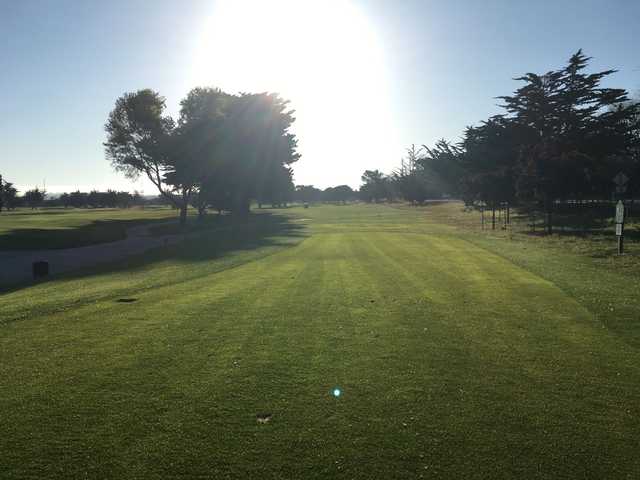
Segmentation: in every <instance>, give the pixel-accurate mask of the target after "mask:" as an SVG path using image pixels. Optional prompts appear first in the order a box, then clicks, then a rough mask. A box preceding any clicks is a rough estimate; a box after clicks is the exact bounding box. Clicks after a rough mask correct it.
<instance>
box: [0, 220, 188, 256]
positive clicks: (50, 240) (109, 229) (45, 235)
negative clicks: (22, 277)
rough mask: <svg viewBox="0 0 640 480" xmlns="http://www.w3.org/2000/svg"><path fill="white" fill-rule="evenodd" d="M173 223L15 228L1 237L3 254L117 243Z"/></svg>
mask: <svg viewBox="0 0 640 480" xmlns="http://www.w3.org/2000/svg"><path fill="white" fill-rule="evenodd" d="M45 215H50V213H47V214H45ZM170 221H172V219H167V218H158V219H155V218H153V219H134V220H94V221H92V222H90V223H87V224H84V225H79V226H71V227H61V228H16V229H14V230H9V231H7V232H5V233H2V234H0V251H24V250H60V249H64V248H77V247H86V246H89V245H99V244H101V243H109V242H117V241H118V240H124V239H125V238H126V237H127V233H126V232H127V229H128V228H131V227H135V226H139V225H154V224H156V225H158V224H163V223H167V222H170ZM176 222H177V220H176ZM152 228H153V227H152Z"/></svg>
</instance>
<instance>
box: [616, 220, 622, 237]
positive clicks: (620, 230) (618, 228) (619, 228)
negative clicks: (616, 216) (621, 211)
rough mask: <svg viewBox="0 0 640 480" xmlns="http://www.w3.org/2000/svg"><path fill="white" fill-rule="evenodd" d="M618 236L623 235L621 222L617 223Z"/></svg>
mask: <svg viewBox="0 0 640 480" xmlns="http://www.w3.org/2000/svg"><path fill="white" fill-rule="evenodd" d="M616 236H618V237H621V236H622V224H621V223H616Z"/></svg>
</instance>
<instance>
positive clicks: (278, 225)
mask: <svg viewBox="0 0 640 480" xmlns="http://www.w3.org/2000/svg"><path fill="white" fill-rule="evenodd" d="M165 221H166V220H165ZM196 222H198V221H197V220H196V219H195V218H194V219H193V221H192V222H190V225H188V226H187V228H186V229H184V230H181V231H180V232H181V233H182V234H184V235H185V236H184V239H183V240H182V241H179V242H178V243H174V244H168V245H165V246H162V247H157V248H153V249H150V250H147V251H146V252H145V253H142V254H139V255H133V256H130V257H127V258H124V259H121V260H118V261H115V262H112V263H109V264H98V265H95V266H92V267H86V268H82V269H78V270H74V271H72V272H67V273H62V274H59V275H55V276H51V277H45V278H43V279H41V280H38V281H29V282H22V283H17V284H12V285H6V286H0V293H3V294H4V293H10V292H15V291H18V290H21V289H23V288H26V287H29V286H32V285H35V284H41V283H45V282H49V281H52V280H60V279H65V280H72V279H80V278H84V277H87V276H93V275H97V274H108V273H115V272H124V271H126V272H127V273H132V274H135V273H138V272H142V271H144V270H145V269H148V268H149V267H150V266H152V265H153V264H155V263H158V262H163V261H167V260H174V261H178V262H180V263H183V264H185V265H188V264H197V263H200V262H206V261H209V260H214V259H218V258H222V257H224V256H225V255H228V254H231V253H240V252H243V251H250V250H256V249H260V248H265V247H282V248H284V247H288V246H293V245H296V244H297V243H299V242H300V241H302V240H303V239H304V238H306V237H307V236H308V235H307V233H306V226H305V225H302V224H300V223H299V222H292V221H291V217H289V216H285V215H280V214H275V213H271V212H261V213H257V214H255V213H254V214H250V215H249V216H248V217H247V218H245V219H243V220H237V219H234V218H232V217H231V216H220V217H219V218H216V216H211V218H209V219H206V220H205V221H204V222H201V223H196ZM210 273H212V272H204V273H200V274H198V273H194V274H193V276H192V277H190V276H189V275H187V276H186V277H185V279H184V280H189V279H191V278H197V277H198V276H202V275H208V274H210ZM167 281H168V282H173V281H175V280H174V279H167ZM156 286H158V285H154V287H156Z"/></svg>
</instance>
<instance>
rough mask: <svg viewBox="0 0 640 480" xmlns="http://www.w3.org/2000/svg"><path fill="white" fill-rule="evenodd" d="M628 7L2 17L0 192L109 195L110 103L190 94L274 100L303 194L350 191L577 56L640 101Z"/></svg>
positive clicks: (229, 8) (75, 9) (91, 10)
mask: <svg viewBox="0 0 640 480" xmlns="http://www.w3.org/2000/svg"><path fill="white" fill-rule="evenodd" d="M639 23H640V1H638V0H608V1H605V0H600V1H593V0H579V1H569V0H554V1H536V2H532V1H525V0H485V1H476V0H464V1H463V0H448V1H445V0H440V1H429V0H422V1H420V0H395V1H394V0H322V1H321V0H317V1H314V0H308V1H305V0H273V1H269V0H183V1H177V0H175V1H167V0H146V1H143V0H112V1H109V2H100V1H98V0H89V1H86V0H84V1H65V0H55V1H54V0H38V1H35V0H21V1H19V2H16V1H12V0H0V113H1V114H0V174H2V175H3V176H4V178H5V179H6V180H8V181H11V182H14V183H15V184H16V185H18V187H19V188H20V189H21V190H24V189H26V188H32V187H34V186H36V185H38V186H43V185H46V188H47V190H48V191H49V192H52V193H53V192H63V191H71V190H75V189H81V190H90V189H94V188H95V189H99V190H101V189H107V188H115V189H122V190H129V191H133V190H134V189H137V190H139V191H142V192H143V193H144V194H153V193H154V191H153V186H152V185H151V184H149V183H148V182H145V181H143V180H138V181H136V182H131V181H129V180H127V179H125V178H124V177H123V176H122V175H120V174H117V173H115V172H114V171H113V169H112V168H111V166H110V165H109V162H108V161H107V160H106V159H105V156H104V149H103V146H102V143H103V142H104V140H105V134H104V123H105V121H106V119H107V116H108V114H109V112H110V110H111V109H112V108H113V106H114V103H115V100H116V99H117V98H118V97H119V96H120V95H122V94H123V93H124V92H130V91H135V90H138V89H142V88H152V89H154V90H156V91H159V92H160V93H161V94H162V95H163V96H165V97H166V99H167V106H168V113H170V114H171V115H174V116H175V115H177V113H178V110H179V102H180V100H181V99H182V98H183V97H184V96H185V94H186V93H187V92H188V91H189V90H190V89H191V88H193V87H196V86H216V87H220V88H223V89H225V90H227V91H229V92H231V93H236V92H239V91H247V92H249V91H252V92H263V91H275V92H278V93H280V95H282V96H283V97H285V98H287V99H289V100H290V101H291V104H290V105H291V108H292V109H294V110H295V111H296V114H295V116H296V123H295V125H294V128H293V130H294V133H296V135H297V136H298V139H299V150H300V153H301V154H302V158H301V159H300V160H299V161H298V162H297V163H296V164H295V165H294V176H295V183H296V184H305V185H308V184H313V185H316V186H318V187H321V188H325V187H327V186H332V185H339V184H348V185H351V186H352V187H358V185H359V183H360V175H361V174H362V172H363V171H364V170H365V169H376V168H377V169H380V170H382V171H385V172H390V171H392V170H393V169H394V168H396V167H397V166H398V165H399V163H400V159H401V157H402V156H403V155H404V154H405V150H406V148H407V147H409V146H410V145H411V144H413V143H415V144H416V145H422V144H427V145H429V144H432V143H434V142H435V141H437V140H438V139H440V138H445V139H448V140H451V141H458V140H459V139H460V136H461V134H462V132H463V130H464V128H465V127H466V126H469V125H473V124H478V123H479V122H481V121H482V120H484V119H486V118H487V117H488V116H490V115H493V114H496V113H499V111H500V108H499V106H498V104H499V101H498V100H496V98H495V97H497V96H499V95H507V94H509V93H511V92H513V91H514V90H515V89H516V88H517V87H518V83H517V82H516V81H514V80H513V78H514V77H517V76H519V75H521V74H523V73H526V72H536V73H544V72H546V71H548V70H550V69H554V68H559V67H561V66H562V65H563V64H564V63H565V62H566V60H567V59H568V58H569V57H570V56H571V54H572V53H574V52H575V51H577V50H578V49H579V48H582V49H583V50H584V52H585V53H586V54H587V55H589V56H591V57H593V61H592V64H591V65H592V69H593V71H596V70H603V69H608V68H615V69H617V70H618V73H616V74H614V75H612V76H611V77H609V78H608V79H607V82H606V85H607V86H616V87H623V88H626V89H628V90H630V91H631V92H638V90H640V51H639V50H638V45H640V29H639V28H637V26H638V24H639Z"/></svg>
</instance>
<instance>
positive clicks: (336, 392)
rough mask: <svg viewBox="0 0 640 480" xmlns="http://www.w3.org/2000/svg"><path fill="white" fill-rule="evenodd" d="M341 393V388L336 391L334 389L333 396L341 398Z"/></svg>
mask: <svg viewBox="0 0 640 480" xmlns="http://www.w3.org/2000/svg"><path fill="white" fill-rule="evenodd" d="M341 393H342V392H341V391H340V389H339V388H334V389H333V396H334V397H339V396H340V394H341Z"/></svg>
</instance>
